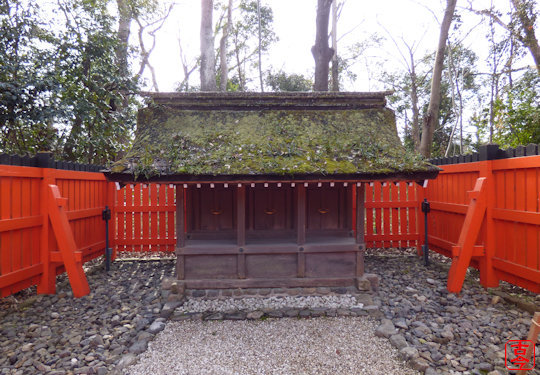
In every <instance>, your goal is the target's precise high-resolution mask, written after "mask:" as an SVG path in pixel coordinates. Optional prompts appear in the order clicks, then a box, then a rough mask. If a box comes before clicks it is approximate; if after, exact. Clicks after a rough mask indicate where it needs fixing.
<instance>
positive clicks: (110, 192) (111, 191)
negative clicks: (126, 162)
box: [106, 182, 117, 261]
mask: <svg viewBox="0 0 540 375" xmlns="http://www.w3.org/2000/svg"><path fill="white" fill-rule="evenodd" d="M106 193H107V200H106V202H107V205H108V206H109V208H110V210H111V220H109V247H110V248H111V249H112V254H111V261H114V260H115V259H116V241H115V239H116V220H117V219H116V184H115V183H114V182H107V183H106Z"/></svg>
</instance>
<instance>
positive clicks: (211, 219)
mask: <svg viewBox="0 0 540 375" xmlns="http://www.w3.org/2000/svg"><path fill="white" fill-rule="evenodd" d="M389 94H391V93H390V92H374V93H356V92H354V93H335V92H309V93H307V92H304V93H208V92H201V93H154V94H149V96H150V104H149V105H148V106H147V107H146V108H144V109H141V110H140V111H139V114H138V120H137V130H136V135H135V142H134V144H133V147H132V148H131V150H130V151H129V152H128V153H127V155H126V156H125V157H124V158H123V159H122V160H120V161H119V162H117V163H116V164H115V165H113V167H112V168H111V169H110V170H109V171H108V172H106V175H107V177H108V178H109V179H110V180H112V181H117V182H121V183H132V182H135V181H137V182H161V183H172V184H175V185H176V207H177V208H176V210H177V211H176V229H177V249H176V253H177V276H178V279H180V280H183V281H184V283H185V287H186V288H189V289H215V288H271V287H315V286H330V287H333V286H350V285H357V286H358V285H359V283H361V282H363V281H365V279H363V276H364V249H365V245H364V222H365V220H364V184H365V183H368V182H371V181H374V180H386V181H423V180H425V179H432V178H435V177H436V176H437V174H438V171H439V170H438V168H437V167H434V166H432V165H431V164H429V163H427V162H426V161H424V160H423V159H422V158H421V157H420V156H418V155H416V154H414V153H411V152H409V151H407V150H406V149H405V148H404V147H403V146H402V144H401V142H400V140H399V137H398V134H397V130H396V123H395V116H394V113H393V112H392V111H391V110H390V109H388V108H386V99H385V98H386V96H387V95H389Z"/></svg>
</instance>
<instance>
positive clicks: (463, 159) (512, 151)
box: [429, 143, 539, 165]
mask: <svg viewBox="0 0 540 375" xmlns="http://www.w3.org/2000/svg"><path fill="white" fill-rule="evenodd" d="M538 151H539V147H538V145H537V144H534V143H531V144H529V145H527V146H517V147H516V148H507V149H505V150H503V149H501V148H500V147H499V145H494V144H491V145H483V146H480V148H479V150H478V152H475V153H472V154H467V155H457V156H449V157H446V158H433V159H430V160H429V162H430V163H431V164H435V165H445V164H462V163H472V162H475V161H484V160H497V159H508V158H518V157H522V156H532V155H539V154H538Z"/></svg>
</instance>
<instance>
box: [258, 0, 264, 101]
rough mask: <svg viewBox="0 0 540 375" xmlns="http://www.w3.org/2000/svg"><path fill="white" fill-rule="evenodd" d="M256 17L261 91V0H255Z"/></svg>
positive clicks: (262, 88) (262, 87)
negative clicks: (257, 22)
mask: <svg viewBox="0 0 540 375" xmlns="http://www.w3.org/2000/svg"><path fill="white" fill-rule="evenodd" d="M257 18H258V21H259V47H258V48H257V52H259V81H260V85H261V92H264V85H263V74H262V51H261V44H262V36H261V0H257Z"/></svg>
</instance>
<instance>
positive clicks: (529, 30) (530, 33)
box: [512, 0, 540, 74]
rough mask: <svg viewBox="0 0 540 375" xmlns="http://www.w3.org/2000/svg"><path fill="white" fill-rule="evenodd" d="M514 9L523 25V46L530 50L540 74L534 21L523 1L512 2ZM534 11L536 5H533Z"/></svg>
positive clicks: (539, 51) (515, 0)
mask: <svg viewBox="0 0 540 375" xmlns="http://www.w3.org/2000/svg"><path fill="white" fill-rule="evenodd" d="M512 4H513V5H514V8H516V14H517V17H518V19H519V22H520V23H521V29H522V30H523V33H524V34H525V37H521V38H520V39H521V41H522V42H523V44H524V45H525V46H526V47H527V48H528V49H529V51H530V52H531V55H532V57H533V59H534V63H535V64H536V71H537V72H538V74H540V46H539V45H538V39H536V35H535V33H534V20H533V19H531V18H530V17H529V15H528V14H527V9H526V8H527V5H526V4H525V3H524V1H523V0H512ZM531 6H532V7H533V9H534V4H531Z"/></svg>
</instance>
